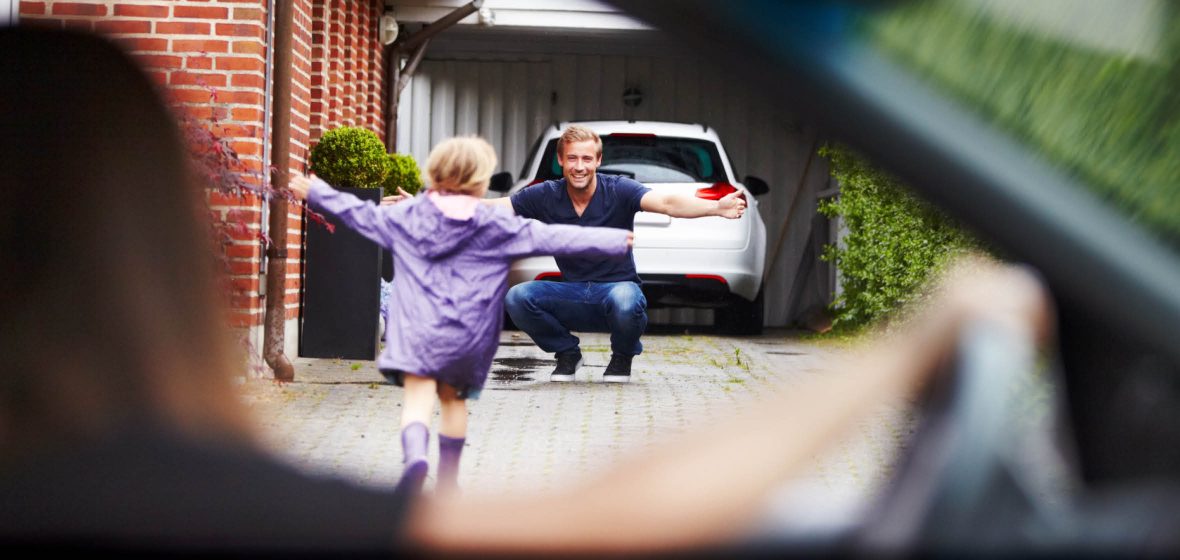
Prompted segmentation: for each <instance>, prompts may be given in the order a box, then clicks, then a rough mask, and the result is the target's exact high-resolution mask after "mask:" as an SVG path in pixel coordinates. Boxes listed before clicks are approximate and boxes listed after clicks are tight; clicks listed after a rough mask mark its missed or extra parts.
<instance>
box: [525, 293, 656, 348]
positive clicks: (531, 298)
mask: <svg viewBox="0 0 1180 560" xmlns="http://www.w3.org/2000/svg"><path fill="white" fill-rule="evenodd" d="M504 304H505V307H506V308H507V309H508V316H509V317H512V322H514V323H516V326H517V328H519V329H521V330H523V331H524V332H526V333H528V335H529V336H531V337H532V338H533V342H536V343H537V346H540V347H541V349H542V350H544V351H546V352H565V351H566V350H573V349H575V348H577V347H578V337H576V336H574V335H572V334H570V331H581V332H609V333H610V348H611V352H613V353H615V354H623V355H625V356H634V355H636V354H639V353H640V352H642V351H643V344H641V343H640V342H639V337H640V335H642V334H643V331H644V329H645V328H647V298H645V297H643V292H642V291H640V289H639V284H636V283H635V282H547V281H537V282H525V283H523V284H517V285H516V286H513V287H512V289H511V290H508V296H507V297H506V298H505V301H504Z"/></svg>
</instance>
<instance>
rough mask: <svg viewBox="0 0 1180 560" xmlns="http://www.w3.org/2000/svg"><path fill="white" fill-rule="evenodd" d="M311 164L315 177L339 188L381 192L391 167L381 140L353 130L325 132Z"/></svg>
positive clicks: (347, 127) (358, 129) (355, 128)
mask: <svg viewBox="0 0 1180 560" xmlns="http://www.w3.org/2000/svg"><path fill="white" fill-rule="evenodd" d="M308 160H309V163H310V168H311V171H312V173H315V174H316V175H317V176H318V177H319V178H321V179H323V180H324V181H326V182H327V183H328V184H330V185H332V186H335V187H354V188H380V187H381V182H382V181H384V180H385V177H386V176H387V175H389V169H390V166H391V163H390V161H389V158H388V157H387V154H386V153H385V144H384V143H382V142H381V139H380V138H378V137H377V135H376V134H375V133H373V132H372V131H369V130H365V129H363V128H358V127H352V126H345V127H340V128H335V129H332V130H329V131H328V132H325V133H324V135H323V136H322V137H320V141H319V142H317V143H316V145H315V147H314V148H312V149H311V155H310V157H309V158H308Z"/></svg>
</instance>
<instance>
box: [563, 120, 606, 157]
mask: <svg viewBox="0 0 1180 560" xmlns="http://www.w3.org/2000/svg"><path fill="white" fill-rule="evenodd" d="M587 140H593V141H594V145H595V146H597V147H598V157H602V138H599V137H598V133H596V132H594V131H593V130H590V129H589V128H586V127H584V126H578V125H576V124H571V125H569V126H567V127H566V128H565V131H563V132H562V133H561V136H559V137H558V138H557V155H559V156H560V155H565V145H566V144H573V143H575V142H585V141H587Z"/></svg>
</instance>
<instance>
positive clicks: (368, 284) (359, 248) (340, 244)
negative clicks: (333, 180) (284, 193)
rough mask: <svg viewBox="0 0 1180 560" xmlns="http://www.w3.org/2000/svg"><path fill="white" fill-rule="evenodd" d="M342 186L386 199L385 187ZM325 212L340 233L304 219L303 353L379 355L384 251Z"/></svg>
mask: <svg viewBox="0 0 1180 560" xmlns="http://www.w3.org/2000/svg"><path fill="white" fill-rule="evenodd" d="M339 190H340V191H343V192H347V193H351V194H354V195H356V196H357V197H358V198H361V199H363V200H370V201H373V202H375V203H380V201H381V189H350V188H342V189H339ZM323 216H324V218H326V219H327V221H328V222H329V223H331V224H333V225H334V226H336V231H335V232H332V233H329V232H328V229H327V228H325V227H324V226H323V224H319V223H316V222H313V221H311V220H305V223H304V229H303V231H304V232H305V233H304V246H303V266H304V270H303V317H302V320H301V321H300V329H299V355H300V356H302V357H305V358H344V359H350V360H373V359H376V357H377V338H378V336H379V335H378V332H377V325H378V316H379V314H380V310H379V307H380V304H381V299H380V297H381V294H380V290H381V283H380V278H381V260H382V259H381V253H382V250H381V248H380V247H379V246H378V245H377V244H376V243H373V242H372V241H369V240H368V239H366V238H364V237H362V236H361V235H360V234H358V233H356V232H355V231H353V230H351V229H349V228H347V227H345V226H344V224H342V223H341V222H340V220H339V219H338V218H336V217H335V216H330V215H327V214H324V215H323Z"/></svg>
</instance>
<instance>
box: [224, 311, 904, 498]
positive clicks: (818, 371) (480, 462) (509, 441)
mask: <svg viewBox="0 0 1180 560" xmlns="http://www.w3.org/2000/svg"><path fill="white" fill-rule="evenodd" d="M579 336H580V337H581V338H582V352H583V355H584V357H585V364H584V365H583V367H582V369H581V370H579V372H578V374H577V378H576V381H575V382H573V383H550V382H548V374H549V371H550V370H551V369H552V368H553V359H552V356H551V355H549V354H545V353H544V352H542V351H541V350H540V349H539V348H537V347H536V346H534V345H533V344H532V342H531V341H530V340H529V339H528V338H527V337H525V336H524V335H522V334H521V333H518V332H515V331H506V332H505V333H504V334H503V336H502V338H501V347H500V349H499V351H498V353H497V355H496V360H495V362H494V364H493V367H492V371H491V373H490V375H489V378H488V383H487V385H486V386H485V388H484V391H483V394H482V396H481V397H480V399H479V400H476V401H472V402H471V406H470V414H471V416H470V422H469V433H468V439H467V446H466V447H465V449H464V454H463V462H462V467H461V474H460V485H461V486H462V487H463V488H464V489H465V491H467V492H479V493H512V492H518V491H521V490H537V489H547V488H560V487H562V486H565V485H569V484H572V483H575V482H578V481H581V480H584V479H585V478H587V477H589V476H593V475H595V474H596V473H599V472H601V471H602V470H603V469H604V468H606V467H609V466H610V465H611V464H612V463H613V462H614V461H616V460H617V459H618V458H619V457H622V456H624V455H626V454H631V453H642V452H643V450H645V449H648V448H650V447H651V446H653V445H658V444H659V443H661V442H663V441H666V440H667V439H669V438H670V437H673V436H675V435H677V434H682V433H686V432H691V431H692V430H693V429H694V428H695V427H698V426H702V425H706V424H708V423H710V422H714V421H717V420H719V419H721V418H724V417H727V416H729V415H730V414H732V413H734V412H735V411H736V410H738V409H740V408H741V407H742V406H743V405H744V404H745V403H747V402H749V401H750V400H751V399H755V398H758V397H759V396H760V395H764V394H766V393H767V392H768V391H769V390H771V389H772V388H774V387H778V386H787V387H789V386H790V385H792V384H798V383H803V382H806V381H807V380H808V379H811V378H813V377H815V376H817V375H823V368H824V367H825V365H826V364H827V363H828V362H829V361H830V360H831V359H832V358H833V356H834V355H835V354H836V353H838V352H840V351H841V350H840V349H839V347H837V346H835V345H832V344H822V343H813V342H808V341H805V340H802V339H800V338H799V337H798V336H795V335H792V333H788V332H783V331H778V332H768V333H767V334H765V335H763V336H760V337H742V338H735V337H721V336H711V335H698V334H655V335H653V334H649V335H645V336H644V339H643V342H644V347H645V350H644V353H643V354H642V355H641V356H638V357H637V358H636V359H635V361H634V365H633V371H632V381H631V383H628V384H604V383H602V372H603V370H604V369H605V367H606V364H607V362H608V361H609V359H610V349H609V339H608V336H607V335H603V334H581V335H579ZM295 366H296V381H295V382H293V383H286V384H277V383H274V382H273V381H269V380H265V379H251V380H247V382H246V383H245V385H244V386H243V392H244V398H245V400H246V402H247V403H248V404H249V405H250V406H251V407H252V408H253V409H254V410H255V412H256V413H257V416H258V417H259V418H260V420H261V427H262V437H263V439H264V442H265V444H266V445H267V446H269V447H270V448H271V449H272V450H274V451H275V452H276V453H277V454H278V455H280V456H281V457H283V458H285V459H287V460H288V461H290V462H291V463H293V464H294V465H296V466H297V467H299V468H301V469H305V470H307V471H310V472H313V473H321V474H327V475H332V476H339V477H343V478H346V479H349V480H352V481H354V482H357V483H360V484H365V485H376V486H392V485H393V484H394V483H395V482H396V481H397V479H398V476H399V475H400V473H401V448H400V443H399V439H398V424H399V421H400V413H401V398H402V390H401V389H400V388H398V387H396V386H393V385H390V384H388V383H386V382H385V380H384V379H383V378H382V377H381V375H380V374H379V373H378V372H377V370H376V365H375V362H372V361H350V360H331V359H308V358H298V359H296V360H295ZM912 427H913V420H912V414H911V412H910V411H909V409H908V407H907V406H906V405H905V403H894V404H891V405H885V406H882V407H881V408H880V410H875V411H872V412H871V413H870V414H869V416H868V417H867V418H866V419H865V420H864V421H862V422H860V423H859V424H858V426H857V428H856V429H855V430H854V431H853V432H852V433H850V434H849V435H848V437H847V438H846V439H844V440H841V441H839V442H837V443H835V444H834V445H833V446H832V448H831V449H830V450H829V451H828V452H826V453H825V454H823V455H821V456H817V457H815V458H814V460H813V461H812V464H811V465H809V468H808V469H807V470H806V472H804V473H802V475H800V476H799V477H798V479H797V480H795V481H794V482H792V483H791V484H787V485H784V487H783V488H782V489H781V490H780V492H777V493H775V494H773V495H772V496H770V497H769V498H770V501H769V504H768V505H769V507H770V509H769V510H768V511H769V514H770V515H769V517H771V518H774V517H776V516H781V517H792V516H794V515H795V513H796V511H797V508H798V507H801V506H802V507H807V508H808V511H809V512H810V514H811V515H810V517H811V518H812V519H813V520H814V519H819V518H820V516H818V515H816V511H815V509H814V503H823V504H827V507H828V509H831V510H833V511H836V510H839V509H841V508H843V507H845V506H849V507H855V506H857V505H859V504H863V503H864V502H865V500H866V498H868V497H870V496H872V495H873V494H874V491H875V490H876V489H878V488H879V487H880V485H881V483H882V481H884V480H885V479H886V477H887V476H888V475H889V473H890V472H891V468H892V465H893V463H894V461H895V457H896V452H897V450H898V448H899V447H900V446H901V445H902V443H903V441H904V440H905V438H906V436H907V435H908V434H909V433H910V432H911V431H912ZM436 430H437V424H436V425H435V426H432V428H431V431H432V434H433V433H437V432H436ZM432 440H433V438H432ZM430 453H431V461H432V464H434V463H435V458H436V457H437V440H434V441H432V442H431V449H430ZM431 476H432V477H433V473H432V475H431ZM427 484H428V487H429V485H430V481H429V480H428V483H427Z"/></svg>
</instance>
